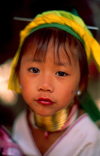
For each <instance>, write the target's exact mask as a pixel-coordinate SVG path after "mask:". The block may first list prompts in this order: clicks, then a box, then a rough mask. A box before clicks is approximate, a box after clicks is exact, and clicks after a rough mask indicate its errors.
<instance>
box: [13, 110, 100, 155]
mask: <svg viewBox="0 0 100 156" xmlns="http://www.w3.org/2000/svg"><path fill="white" fill-rule="evenodd" d="M13 139H14V140H15V141H16V142H17V143H18V144H19V146H20V147H21V148H22V150H23V152H24V154H26V155H28V156H41V153H40V152H39V150H38V148H37V146H36V144H35V141H34V140H33V137H32V134H31V131H30V129H29V127H28V123H27V121H26V112H25V111H24V112H22V113H21V114H20V115H19V116H18V118H17V119H16V121H15V123H14V127H13ZM44 156H100V130H99V129H98V127H97V126H96V125H95V124H94V123H93V122H92V121H91V119H90V118H89V117H88V115H87V114H84V115H82V116H81V117H80V118H78V119H77V120H76V121H75V122H74V123H73V124H72V125H71V126H70V127H69V128H68V129H67V130H66V131H65V132H64V133H63V135H62V136H60V137H59V138H58V139H57V141H56V142H55V143H54V144H53V145H52V146H51V147H50V148H49V150H48V151H47V152H46V153H45V154H44Z"/></svg>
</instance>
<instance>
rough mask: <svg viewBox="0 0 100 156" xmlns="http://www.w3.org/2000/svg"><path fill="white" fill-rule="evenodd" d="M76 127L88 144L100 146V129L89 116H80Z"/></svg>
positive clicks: (75, 124)
mask: <svg viewBox="0 0 100 156" xmlns="http://www.w3.org/2000/svg"><path fill="white" fill-rule="evenodd" d="M74 126H75V127H76V129H77V130H79V134H81V135H83V136H84V137H85V139H86V140H87V141H88V142H91V143H94V144H97V143H99V145H100V129H99V128H98V127H97V125H96V124H95V123H94V122H93V121H92V120H91V119H90V117H89V116H88V114H84V115H82V116H80V117H79V118H78V119H77V120H76V121H75V123H74Z"/></svg>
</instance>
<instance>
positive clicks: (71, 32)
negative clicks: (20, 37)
mask: <svg viewBox="0 0 100 156" xmlns="http://www.w3.org/2000/svg"><path fill="white" fill-rule="evenodd" d="M43 28H59V29H61V30H64V31H66V32H68V33H69V34H71V35H73V36H74V37H76V38H77V39H78V40H80V42H81V43H82V44H83V45H84V42H83V40H82V39H81V38H80V36H79V35H78V34H77V33H75V31H73V30H72V28H71V27H69V26H67V25H66V26H65V25H62V24H58V23H51V24H42V25H39V26H38V27H36V28H34V29H32V30H31V31H30V33H29V35H30V34H31V33H33V32H35V31H37V30H39V29H43Z"/></svg>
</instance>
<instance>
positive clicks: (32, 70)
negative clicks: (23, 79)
mask: <svg viewBox="0 0 100 156" xmlns="http://www.w3.org/2000/svg"><path fill="white" fill-rule="evenodd" d="M28 70H29V71H30V72H31V73H39V72H40V71H39V69H38V68H35V67H34V68H29V69H28Z"/></svg>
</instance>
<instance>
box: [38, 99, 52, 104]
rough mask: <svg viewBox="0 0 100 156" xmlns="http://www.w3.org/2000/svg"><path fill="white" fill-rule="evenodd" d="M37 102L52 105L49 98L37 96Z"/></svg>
mask: <svg viewBox="0 0 100 156" xmlns="http://www.w3.org/2000/svg"><path fill="white" fill-rule="evenodd" d="M37 102H38V103H40V104H42V105H52V104H53V101H52V100H50V99H49V98H39V99H38V100H37Z"/></svg>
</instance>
